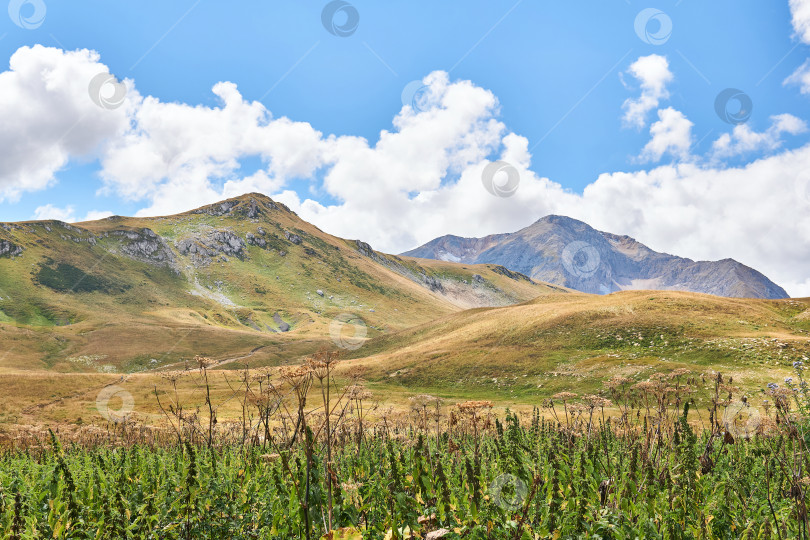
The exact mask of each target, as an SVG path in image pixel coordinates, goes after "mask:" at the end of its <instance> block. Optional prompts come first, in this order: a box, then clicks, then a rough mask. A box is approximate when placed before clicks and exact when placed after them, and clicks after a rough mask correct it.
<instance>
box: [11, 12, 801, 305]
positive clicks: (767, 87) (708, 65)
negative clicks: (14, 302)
mask: <svg viewBox="0 0 810 540" xmlns="http://www.w3.org/2000/svg"><path fill="white" fill-rule="evenodd" d="M18 3H19V2H18ZM801 3H802V2H798V1H797V2H796V4H797V5H798V4H801ZM43 4H44V5H45V6H46V8H47V12H46V14H45V18H44V21H43V22H42V24H41V25H40V26H38V27H37V28H35V29H23V28H20V27H18V26H17V25H15V24H14V22H13V21H12V19H11V17H7V18H3V19H2V20H1V21H0V36H2V39H0V57H2V58H3V59H4V63H5V62H7V61H8V59H10V58H11V57H12V55H13V54H15V52H16V51H18V49H20V48H21V47H25V46H33V45H36V44H40V45H44V46H47V47H53V48H57V49H60V50H62V51H74V50H77V49H89V50H92V51H96V52H97V53H98V55H99V58H98V62H100V63H101V64H103V65H105V66H107V67H108V68H109V71H110V73H113V74H114V75H115V76H117V77H118V78H119V79H122V80H123V79H127V80H128V81H130V82H129V83H128V84H130V88H131V91H130V96H132V95H135V94H136V92H137V96H138V99H142V98H146V97H148V96H153V97H154V98H156V99H157V100H159V101H160V102H161V103H163V104H168V103H175V102H176V103H179V104H186V105H189V106H197V105H199V106H202V107H205V108H210V109H215V108H217V107H221V105H222V101H221V100H220V98H219V97H218V96H216V95H215V94H214V93H212V87H213V86H214V85H216V84H217V83H219V82H223V81H228V82H231V83H234V84H235V85H236V86H237V87H238V91H239V93H241V96H242V98H243V99H244V101H246V102H253V101H260V102H261V103H262V104H263V105H264V107H266V109H267V110H269V111H270V112H271V114H272V117H273V118H276V119H278V118H281V117H287V118H289V119H290V120H292V121H294V122H301V123H308V124H309V125H310V126H311V127H312V128H314V130H317V131H318V132H320V133H321V134H322V135H323V137H324V138H328V137H329V136H331V135H334V136H337V137H340V136H357V137H362V138H365V139H366V140H367V141H368V145H369V146H370V147H372V148H373V147H375V145H376V144H377V142H378V140H379V138H380V132H381V130H388V131H397V129H398V128H396V127H395V126H394V123H395V118H396V117H397V115H399V114H400V113H401V110H402V109H403V102H402V98H401V94H402V90H403V88H404V87H405V86H406V85H407V84H408V83H409V82H411V81H413V80H421V79H423V78H424V77H427V76H429V75H430V74H431V73H432V72H435V71H440V72H444V73H446V75H447V79H448V81H449V82H450V83H451V84H454V83H459V82H465V81H469V82H470V84H472V85H474V86H475V87H476V88H480V89H485V90H487V91H489V92H490V93H491V94H492V95H493V96H494V97H495V98H496V99H497V107H495V108H494V109H493V111H494V112H493V113H492V119H494V120H495V121H497V122H499V123H501V124H502V125H503V126H505V130H506V131H507V132H508V133H513V134H516V135H517V136H520V137H523V138H525V139H526V145H525V146H526V147H527V148H528V150H529V153H530V164H527V165H526V166H525V168H526V169H527V170H530V171H531V173H532V174H533V175H535V176H536V178H537V179H546V178H547V179H549V180H550V181H551V182H553V183H554V184H555V185H557V186H558V187H559V189H561V190H563V191H565V192H570V193H573V194H581V193H582V192H583V190H584V189H585V188H586V186H589V185H591V184H593V183H594V182H595V181H596V180H597V178H598V177H599V176H600V175H602V174H612V173H620V172H626V173H641V172H645V171H650V170H653V169H656V168H660V167H667V166H678V164H679V163H681V162H685V163H691V164H695V162H696V160H698V161H699V163H697V165H695V166H696V167H698V168H699V169H701V170H705V169H707V168H712V169H713V170H714V169H717V170H727V169H729V168H731V169H733V168H735V167H744V166H746V165H747V164H748V163H750V162H754V161H756V160H758V159H765V158H768V157H769V156H774V155H777V154H781V153H785V152H789V151H790V150H793V149H802V148H804V147H805V145H807V143H808V137H810V133H808V132H807V131H806V130H799V129H797V130H794V131H795V133H790V132H785V133H781V134H779V136H778V144H777V145H776V146H770V147H767V148H766V147H762V146H761V147H758V148H757V149H754V150H752V151H750V152H740V153H731V154H730V155H727V156H725V157H723V158H722V159H721V160H720V161H718V159H713V160H710V159H708V158H707V157H706V156H708V155H709V154H710V153H711V152H712V145H713V144H714V142H715V141H716V140H717V139H718V137H721V136H722V135H723V134H724V133H731V132H732V130H733V128H734V126H732V125H729V124H727V123H725V122H723V121H722V120H721V119H720V118H719V117H718V115H717V114H716V112H715V97H716V96H717V95H718V93H719V92H721V91H722V90H724V89H726V88H729V87H733V88H738V89H740V90H742V91H743V92H745V93H746V94H748V95H749V96H750V97H751V100H752V102H753V104H754V108H753V113H752V115H751V117H750V119H749V120H748V123H747V124H746V126H747V127H748V128H750V130H751V132H752V133H764V132H766V130H767V129H768V128H769V127H770V126H772V125H773V120H772V118H771V117H772V116H774V115H792V116H793V117H795V118H797V119H800V120H804V121H808V120H810V115H808V114H807V113H808V103H809V102H808V99H810V98H809V97H808V96H807V95H803V94H802V93H801V92H800V88H799V87H798V86H797V85H785V84H784V81H785V79H786V78H788V77H789V76H790V75H791V74H792V73H794V72H795V71H796V70H797V69H798V68H799V66H801V65H802V64H803V62H804V61H805V59H806V58H807V56H808V51H810V46H808V45H807V44H806V43H804V42H803V41H802V39H800V37H801V36H800V33H801V29H800V28H795V25H796V23H795V21H794V24H791V9H790V6H789V4H788V0H769V1H768V2H763V1H761V0H713V1H711V2H706V1H700V2H699V1H697V0H662V1H660V2H657V3H654V4H651V3H650V2H647V1H646V0H645V1H643V2H639V1H635V0H575V1H569V2H540V1H538V0H522V1H519V2H513V1H511V0H510V1H506V2H492V1H470V0H443V1H441V2H427V1H425V2H422V1H409V2H401V1H388V2H379V1H376V2H372V1H363V0H355V1H353V2H352V6H353V8H354V9H356V11H357V13H358V14H359V17H360V21H359V25H358V27H357V29H356V31H355V32H353V33H352V34H351V35H350V36H348V37H338V36H334V35H332V34H330V33H329V32H328V31H327V30H326V28H325V27H324V25H323V24H322V10H323V9H324V7H325V6H326V5H327V2H324V1H311V0H305V1H300V2H293V1H274V2H267V1H261V2H260V1H244V2H239V3H238V6H234V5H229V4H226V3H224V2H215V1H213V0H199V1H196V0H183V1H180V0H177V1H172V2H165V1H164V2H157V1H150V0H142V1H140V2H137V3H134V2H109V1H101V0H94V1H90V0H78V1H74V2H65V1H56V0H44V2H43ZM650 7H655V8H657V9H659V10H661V11H662V12H663V13H665V14H666V16H667V17H669V19H670V20H671V21H672V29H673V30H672V33H671V36H669V38H668V39H667V40H666V42H665V43H663V44H661V45H652V44H648V43H645V42H644V41H643V40H642V39H640V37H639V36H638V35H637V33H636V31H635V30H634V21H635V19H636V17H637V15H638V14H639V12H640V11H641V10H642V9H645V8H650ZM35 8H36V6H35V5H33V4H30V5H23V6H22V8H21V9H22V10H23V12H22V14H23V17H24V18H25V17H29V16H30V15H31V14H32V12H33V11H34V10H35ZM794 8H795V6H794ZM340 22H341V21H340V20H338V21H337V23H338V24H340ZM651 24H652V25H653V26H652V27H651V31H652V32H655V23H654V22H653V23H651ZM797 32H799V35H797ZM650 55H658V56H661V57H664V58H666V61H667V62H668V69H669V71H670V72H671V73H672V74H673V77H672V80H671V81H670V82H669V83H668V84H667V85H666V88H667V96H666V98H664V99H661V100H660V104H656V106H655V107H653V108H652V109H651V110H650V112H649V118H648V119H647V120H646V121H645V123H644V124H643V126H641V127H628V126H627V125H626V122H624V121H623V109H622V107H623V104H624V103H625V101H626V100H628V99H634V98H638V96H639V81H638V80H637V79H636V78H634V77H633V76H632V74H630V73H629V72H628V70H629V69H630V66H631V65H632V64H633V63H634V62H636V61H637V60H638V59H639V58H641V57H645V56H650ZM3 69H9V68H8V65H7V64H6V66H4V68H3ZM133 88H135V89H137V90H136V91H135V90H132V89H133ZM29 105H30V104H29ZM667 107H670V108H672V109H674V110H676V111H679V112H680V113H681V114H682V115H683V116H684V117H685V118H688V120H689V121H690V122H691V123H692V127H691V131H690V141H691V143H692V146H691V147H690V148H689V151H688V154H689V157H686V154H685V153H684V152H681V153H679V154H677V155H676V154H675V153H666V152H665V153H664V155H662V156H661V157H660V158H659V159H652V160H651V159H640V158H639V156H640V154H641V153H642V149H643V148H644V147H645V145H646V144H647V143H648V142H649V141H650V139H651V132H650V127H651V125H652V124H653V123H654V121H655V120H656V110H660V109H664V108H667ZM170 121H171V120H170ZM71 136H72V135H71ZM97 144H107V142H106V141H101V142H98V141H97ZM498 148H500V149H502V146H499V147H498ZM0 152H2V150H0ZM499 152H500V150H499V149H496V150H495V152H494V153H492V154H491V155H490V156H489V157H490V158H492V159H497V158H498V157H503V156H502V155H501V156H499V155H498V153H499ZM68 154H69V157H68V161H67V163H65V164H63V165H62V166H59V167H56V170H55V171H54V172H53V178H52V179H51V180H50V181H49V182H47V187H42V184H37V187H36V188H31V189H29V188H22V189H20V190H18V191H17V192H16V193H15V194H14V195H13V196H9V195H8V194H7V195H6V196H5V197H2V202H0V221H15V220H24V219H31V218H32V217H34V216H35V215H44V214H43V213H42V212H40V214H37V208H42V207H44V206H46V205H51V206H52V207H56V208H60V209H65V208H68V207H69V208H70V209H71V211H72V217H74V218H75V219H81V218H83V217H85V216H86V215H87V213H88V212H91V211H100V212H101V211H106V212H112V213H118V214H129V215H132V214H136V213H138V212H141V214H144V213H149V209H150V208H151V209H154V210H155V211H157V209H158V208H169V207H171V208H173V209H177V210H179V209H184V208H183V206H184V203H185V205H186V206H188V205H194V204H193V203H195V202H197V199H195V198H193V197H191V198H189V199H188V200H179V201H176V204H174V205H166V204H162V205H156V204H155V197H156V195H154V194H153V193H152V194H150V193H147V192H144V191H138V190H136V189H122V188H121V184H120V183H118V184H111V183H110V182H105V181H104V180H103V178H102V176H101V175H100V173H99V171H100V170H101V169H102V166H101V165H100V163H99V161H98V160H99V158H100V157H101V155H102V154H103V152H96V153H94V152H68ZM249 154H250V152H242V153H237V155H235V156H234V158H235V159H236V160H237V161H238V162H239V163H241V165H242V166H241V168H240V169H238V170H236V171H230V172H228V173H227V174H225V175H223V176H221V177H218V178H213V177H212V178H209V181H210V185H211V186H213V188H212V191H213V192H217V191H218V190H220V188H221V187H222V186H223V184H224V182H225V181H227V179H228V178H233V177H240V176H248V175H250V174H252V173H253V172H255V171H256V170H257V169H261V168H262V167H264V166H265V165H266V161H267V160H266V159H264V160H263V159H260V158H259V157H257V156H255V155H249ZM695 156H699V158H696V157H695ZM0 157H2V156H0ZM30 159H36V156H31V157H30ZM102 159H103V158H102ZM329 171H330V169H329V167H328V166H323V164H321V165H319V166H317V167H315V168H314V169H313V170H312V171H311V174H310V175H308V176H307V177H302V176H301V175H294V174H292V175H288V177H286V178H285V179H284V180H283V181H281V180H279V181H278V182H276V183H275V184H272V182H271V184H272V185H273V186H274V187H275V188H276V191H279V192H281V191H287V192H290V195H289V196H290V197H292V193H294V194H295V197H296V198H295V199H290V200H291V201H292V202H293V203H294V204H291V206H294V207H296V203H297V204H299V205H300V210H301V213H302V215H303V216H304V217H307V218H308V219H311V220H313V221H315V222H316V223H317V224H319V225H320V224H321V223H319V219H318V218H319V217H320V218H321V220H322V222H323V224H324V225H326V226H327V228H329V226H331V227H332V229H338V230H330V232H335V233H336V234H341V233H343V234H348V233H351V232H353V230H354V229H352V227H350V226H348V225H347V226H346V227H342V225H343V224H344V223H346V222H347V221H348V218H347V217H346V215H341V214H339V213H337V210H334V211H331V213H330V210H329V209H331V208H337V207H339V206H340V205H342V204H344V203H345V199H347V196H346V195H345V193H342V192H341V191H340V190H339V189H330V188H329V186H328V182H327V183H325V182H324V178H326V177H327V176H328V174H329ZM461 175H462V172H461V171H460V170H459V171H456V172H455V173H453V172H452V171H449V172H448V173H447V176H446V178H445V177H443V178H442V179H441V182H442V185H444V184H446V183H447V182H455V181H457V179H458V177H459V176H461ZM2 181H3V179H2V178H0V182H2ZM13 181H14V180H13V179H10V178H8V179H6V182H8V183H11V182H13ZM333 182H337V180H334V181H333ZM189 189H194V188H193V187H190V188H189ZM271 191H272V190H271ZM422 191H433V190H432V189H427V190H420V189H414V190H413V192H412V193H411V194H410V197H411V198H412V199H418V198H419V197H418V194H419V193H420V192H422ZM175 193H176V190H175ZM223 193H224V192H223ZM268 194H270V195H274V194H275V193H272V192H271V193H268ZM164 196H165V195H164ZM423 196H424V197H427V196H428V195H423ZM525 196H526V197H528V195H525ZM207 197H208V198H210V192H209V195H207ZM381 197H382V195H381ZM306 200H309V201H310V203H309V204H307V203H306ZM487 204H492V205H500V206H494V207H493V209H492V211H491V212H489V211H487V213H492V214H496V213H497V214H499V215H508V216H510V218H509V219H508V220H507V219H505V218H504V219H503V220H500V221H497V220H496V221H492V222H490V223H489V224H488V225H487V223H486V220H484V222H485V224H484V225H483V226H481V227H478V226H474V225H472V224H470V225H469V226H468V227H466V228H465V227H460V228H458V229H457V230H454V231H451V230H443V229H442V227H443V226H444V225H445V224H446V223H445V222H438V223H436V224H435V226H434V227H433V228H430V229H426V230H424V231H423V232H420V233H418V234H415V235H414V236H413V237H406V236H405V235H404V233H403V234H402V235H399V236H396V235H384V234H381V235H378V238H373V239H376V240H377V243H378V245H381V246H382V247H383V248H388V249H391V250H399V249H406V248H408V247H412V246H410V245H408V244H409V243H415V242H423V241H427V240H429V239H430V238H427V236H430V235H431V234H434V233H437V234H443V233H445V232H457V233H469V234H480V233H483V232H502V231H501V230H489V231H483V230H482V229H483V228H486V227H487V226H490V227H494V228H495V229H497V228H499V227H500V228H501V229H508V228H510V227H511V228H517V226H520V225H526V224H528V223H531V222H532V221H534V220H536V219H538V218H539V217H541V216H542V215H544V214H545V213H547V211H549V210H557V209H559V210H564V209H566V208H568V206H567V204H566V203H562V202H560V203H558V204H555V205H551V206H552V207H553V208H552V207H549V206H548V205H544V203H543V202H542V201H539V200H538V201H535V203H534V204H533V203H532V200H531V199H527V200H524V201H523V204H522V205H520V207H519V209H517V208H511V209H510V208H508V207H506V206H504V204H505V203H504V202H503V201H489V202H488V203H487ZM688 206H689V205H687V207H688ZM297 209H298V208H297ZM307 209H309V211H308V212H307V211H306V210H307ZM518 210H519V211H518ZM706 211H707V212H708V211H711V210H709V209H708V208H707V209H706ZM738 212H739V211H738ZM434 213H435V210H434ZM568 213H571V214H577V211H575V210H572V211H570V212H568ZM330 216H331V217H330ZM577 217H581V218H590V219H589V221H591V222H595V225H601V226H613V228H614V229H615V228H622V229H623V230H615V231H613V232H618V233H628V234H630V233H632V234H635V235H638V236H641V237H642V239H645V240H647V241H648V242H650V243H652V244H654V245H653V246H652V247H654V248H657V249H661V250H665V249H670V250H673V251H674V250H676V249H681V250H682V251H686V252H687V253H679V254H685V255H688V256H694V257H701V256H713V257H716V258H720V257H722V256H723V255H726V254H727V253H728V255H729V256H734V255H737V256H738V257H740V258H746V257H747V260H744V262H748V263H749V264H752V265H755V264H757V263H758V262H759V260H766V259H768V257H767V256H764V255H763V256H761V257H760V256H758V255H756V253H758V252H751V251H746V252H743V253H742V254H738V253H736V252H734V250H731V249H726V247H727V246H725V245H723V246H715V245H712V246H711V247H710V249H709V248H707V249H703V248H701V247H700V245H701V244H700V243H701V242H702V240H701V238H703V237H705V234H706V233H705V232H702V233H701V235H702V236H700V235H699V237H696V238H695V239H694V240H693V241H692V242H691V243H686V244H684V243H679V242H676V241H674V240H673V239H672V236H673V233H672V232H671V231H669V232H667V233H660V234H656V233H648V234H647V235H646V237H645V235H644V234H639V230H641V231H642V233H643V230H644V229H642V228H641V227H642V226H641V225H638V224H633V223H632V222H630V221H625V222H622V221H615V222H612V221H610V220H609V219H607V218H606V217H605V216H604V215H601V214H600V215H597V214H594V213H593V212H589V211H586V210H584V209H583V210H581V212H579V215H578V216H577ZM765 217H766V218H767V216H765ZM468 221H469V222H475V223H480V222H481V220H476V219H474V218H470V219H469V220H468ZM336 225H337V226H336ZM647 225H649V223H648V224H647ZM382 226H384V225H381V227H382ZM729 226H731V225H729ZM652 228H653V227H648V228H647V230H650V229H652ZM360 230H362V228H360ZM791 264H793V262H792V263H791ZM804 277H806V276H805V275H804V274H796V273H794V274H791V276H790V277H789V278H788V276H787V275H786V276H785V278H783V281H784V280H785V279H787V280H788V281H791V282H796V283H798V284H801V283H803V282H804V281H805V279H804ZM807 282H808V283H810V280H808V281H807ZM808 290H810V289H808Z"/></svg>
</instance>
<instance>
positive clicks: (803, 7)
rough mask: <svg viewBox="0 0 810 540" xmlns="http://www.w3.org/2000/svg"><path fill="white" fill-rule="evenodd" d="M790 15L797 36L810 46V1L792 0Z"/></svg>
mask: <svg viewBox="0 0 810 540" xmlns="http://www.w3.org/2000/svg"><path fill="white" fill-rule="evenodd" d="M790 13H791V15H792V16H793V21H792V22H793V29H794V30H795V31H796V36H797V37H798V38H799V39H800V40H802V41H803V42H804V43H807V44H810V0H790Z"/></svg>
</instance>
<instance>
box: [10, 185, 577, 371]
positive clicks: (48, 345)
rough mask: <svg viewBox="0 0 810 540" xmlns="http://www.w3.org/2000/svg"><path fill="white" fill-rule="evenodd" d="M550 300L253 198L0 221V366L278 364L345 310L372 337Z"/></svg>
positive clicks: (479, 271)
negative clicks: (71, 220)
mask: <svg viewBox="0 0 810 540" xmlns="http://www.w3.org/2000/svg"><path fill="white" fill-rule="evenodd" d="M558 292H565V291H563V290H562V289H559V288H555V287H550V286H547V285H544V284H539V283H535V282H533V281H532V280H530V279H529V278H527V277H526V276H521V275H519V274H517V273H513V272H510V271H508V270H506V269H504V268H500V267H498V266H496V265H480V266H470V265H462V264H455V263H445V262H437V261H419V260H415V259H409V258H400V257H396V256H391V255H385V254H382V253H379V252H376V251H374V250H373V249H372V248H371V247H370V246H369V245H368V244H365V243H363V242H361V241H358V240H344V239H341V238H337V237H334V236H331V235H329V234H326V233H324V232H323V231H321V230H320V229H318V228H317V227H315V226H313V225H311V224H309V223H307V222H305V221H303V220H302V219H300V218H299V217H298V216H297V215H296V214H295V213H294V212H292V211H291V210H289V209H288V208H287V207H286V206H284V205H283V204H280V203H277V202H274V201H272V200H271V199H269V198H268V197H265V196H263V195H258V194H250V195H245V196H242V197H238V198H234V199H229V200H227V201H223V202H221V203H217V204H214V205H210V206H206V207H203V208H200V209H197V210H193V211H191V212H186V213H184V214H180V215H176V216H169V217H158V218H125V217H119V216H113V217H110V218H107V219H103V220H99V221H93V222H87V223H80V224H75V225H70V224H67V223H62V222H59V221H32V222H25V223H7V224H0V371H2V370H3V369H21V368H22V369H55V370H60V371H79V370H88V369H89V370H108V371H109V370H113V371H139V370H143V369H147V368H150V367H156V366H160V365H163V364H167V363H170V362H176V361H178V360H179V359H180V358H189V357H191V356H194V354H198V353H199V354H204V355H209V356H212V357H219V358H223V357H226V356H228V355H233V356H237V355H238V354H245V353H247V352H250V351H251V350H253V349H257V348H260V349H261V350H262V352H261V354H264V355H266V356H269V357H270V358H271V359H275V360H276V361H282V360H288V359H294V358H297V357H298V356H300V355H301V354H306V352H308V351H311V350H312V349H314V348H317V347H320V346H322V345H327V344H330V345H331V339H330V338H331V334H330V332H331V331H332V330H331V329H332V323H333V321H334V320H335V318H336V317H344V316H345V315H346V314H349V315H351V316H352V317H356V318H357V320H362V321H363V324H364V325H365V327H366V330H364V332H367V336H368V337H372V336H374V335H378V334H382V333H386V332H389V331H392V330H397V329H402V328H406V327H409V326H412V325H414V324H422V323H425V322H428V321H430V320H433V319H435V318H437V317H441V316H445V315H447V314H450V313H454V312H457V311H460V310H462V309H466V308H471V307H485V306H505V305H509V304H514V303H518V302H523V301H526V300H529V299H532V298H535V297H537V296H539V295H543V294H555V293H558ZM152 360H155V361H154V362H153V361H152Z"/></svg>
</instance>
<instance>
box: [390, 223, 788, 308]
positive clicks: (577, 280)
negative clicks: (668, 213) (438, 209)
mask: <svg viewBox="0 0 810 540" xmlns="http://www.w3.org/2000/svg"><path fill="white" fill-rule="evenodd" d="M405 255H408V256H411V257H420V258H426V259H439V260H445V261H453V262H461V263H466V264H497V265H501V266H502V267H504V268H503V269H498V268H495V269H493V270H494V271H496V272H499V273H502V274H504V275H507V276H509V277H512V278H513V279H514V278H515V277H518V278H519V276H520V274H525V275H527V276H530V277H531V278H532V279H535V280H538V281H545V282H548V283H553V284H556V285H561V286H564V287H570V288H572V289H576V290H579V291H583V292H588V293H595V294H609V293H611V292H615V291H620V290H629V289H653V290H680V291H690V292H698V293H707V294H714V295H717V296H728V297H740V298H785V297H787V293H786V292H785V290H784V289H782V288H781V287H779V286H778V285H776V284H775V283H773V282H772V281H771V280H769V279H768V278H767V277H765V276H764V275H762V274H761V273H759V272H757V271H756V270H754V269H752V268H749V267H747V266H745V265H743V264H741V263H739V262H737V261H734V260H732V259H725V260H722V261H693V260H690V259H685V258H682V257H676V256H673V255H668V254H666V253H658V252H656V251H653V250H651V249H650V248H648V247H647V246H645V245H643V244H641V243H639V242H637V241H636V240H634V239H632V238H630V237H629V236H619V235H615V234H610V233H606V232H602V231H597V230H596V229H593V228H592V227H590V226H589V225H588V224H587V223H583V222H582V221H577V220H575V219H571V218H568V217H564V216H547V217H545V218H543V219H540V220H538V221H537V222H535V223H534V224H532V225H530V226H529V227H526V228H525V229H521V230H520V231H517V232H515V233H511V234H497V235H492V236H487V237H484V238H461V237H458V236H442V237H440V238H436V239H435V240H432V241H430V242H428V243H427V244H425V245H423V246H421V247H418V248H416V249H414V250H411V251H408V252H406V253H405ZM506 269H508V270H506ZM505 272H507V273H505ZM514 272H520V274H518V275H517V276H514V275H513V273H514Z"/></svg>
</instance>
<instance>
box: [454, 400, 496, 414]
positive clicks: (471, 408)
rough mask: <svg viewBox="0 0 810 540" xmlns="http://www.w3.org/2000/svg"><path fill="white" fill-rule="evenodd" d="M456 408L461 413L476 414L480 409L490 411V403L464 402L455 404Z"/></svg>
mask: <svg viewBox="0 0 810 540" xmlns="http://www.w3.org/2000/svg"><path fill="white" fill-rule="evenodd" d="M456 407H458V408H459V410H460V411H461V412H476V411H479V410H482V409H491V408H492V402H491V401H465V402H464V403H457V404H456Z"/></svg>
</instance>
